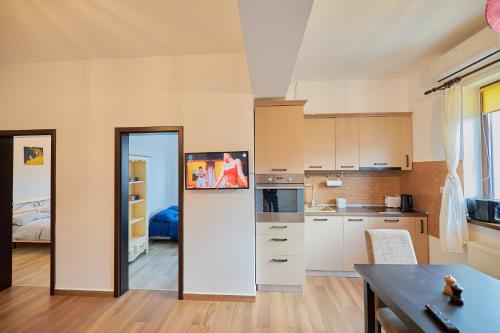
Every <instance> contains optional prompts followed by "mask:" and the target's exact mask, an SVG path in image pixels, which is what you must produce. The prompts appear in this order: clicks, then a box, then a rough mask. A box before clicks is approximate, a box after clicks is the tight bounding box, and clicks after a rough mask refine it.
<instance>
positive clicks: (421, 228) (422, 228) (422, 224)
mask: <svg viewBox="0 0 500 333" xmlns="http://www.w3.org/2000/svg"><path fill="white" fill-rule="evenodd" d="M420 233H421V234H423V233H424V220H420Z"/></svg>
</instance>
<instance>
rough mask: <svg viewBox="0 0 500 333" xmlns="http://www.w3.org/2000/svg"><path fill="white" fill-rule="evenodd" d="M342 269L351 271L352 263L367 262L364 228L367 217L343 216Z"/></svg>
mask: <svg viewBox="0 0 500 333" xmlns="http://www.w3.org/2000/svg"><path fill="white" fill-rule="evenodd" d="M343 220H344V221H343V222H344V251H343V252H344V271H347V272H353V271H354V264H367V263H368V254H367V253H366V242H365V230H366V229H368V218H367V217H361V216H344V217H343Z"/></svg>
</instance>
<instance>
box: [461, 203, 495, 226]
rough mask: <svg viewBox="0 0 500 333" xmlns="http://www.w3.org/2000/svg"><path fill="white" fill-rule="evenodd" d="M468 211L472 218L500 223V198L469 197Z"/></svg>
mask: <svg viewBox="0 0 500 333" xmlns="http://www.w3.org/2000/svg"><path fill="white" fill-rule="evenodd" d="M467 212H468V213H469V217H470V218H471V219H474V220H479V221H484V222H493V223H500V200H493V199H484V198H467Z"/></svg>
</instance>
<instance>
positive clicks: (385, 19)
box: [294, 0, 486, 80]
mask: <svg viewBox="0 0 500 333" xmlns="http://www.w3.org/2000/svg"><path fill="white" fill-rule="evenodd" d="M484 6H485V1H483V0H369V1H348V0H315V1H314V5H313V8H312V11H311V14H310V18H309V22H308V25H307V28H306V32H305V35H304V40H303V42H302V46H301V49H300V52H299V56H298V59H297V64H296V66H295V70H294V79H296V80H345V79H370V78H388V77H399V76H405V74H407V73H408V72H410V71H411V70H412V69H413V68H415V67H416V66H419V65H420V64H421V63H423V62H424V61H425V59H428V58H429V57H430V56H432V55H435V54H440V53H443V52H445V51H447V50H448V49H450V48H451V47H453V46H455V45H456V44H458V43H460V42H461V41H463V40H464V39H466V38H468V37H469V36H471V35H472V34H474V33H475V32H477V31H479V30H481V29H482V28H484V27H485V26H486V23H485V21H484Z"/></svg>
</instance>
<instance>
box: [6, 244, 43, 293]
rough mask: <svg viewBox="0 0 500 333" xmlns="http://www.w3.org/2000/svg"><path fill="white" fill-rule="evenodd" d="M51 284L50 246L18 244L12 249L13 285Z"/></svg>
mask: <svg viewBox="0 0 500 333" xmlns="http://www.w3.org/2000/svg"><path fill="white" fill-rule="evenodd" d="M49 284H50V244H30V243H18V244H17V245H16V248H13V249H12V285H13V286H44V287H48V286H49Z"/></svg>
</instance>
